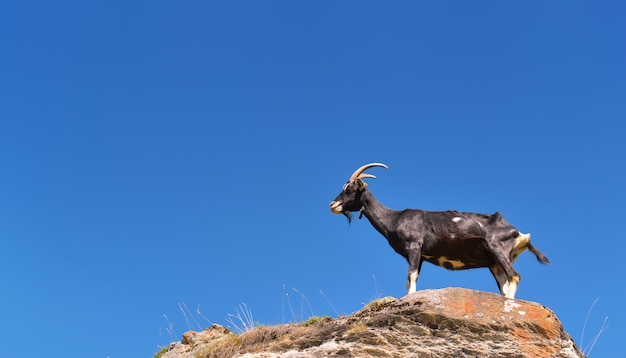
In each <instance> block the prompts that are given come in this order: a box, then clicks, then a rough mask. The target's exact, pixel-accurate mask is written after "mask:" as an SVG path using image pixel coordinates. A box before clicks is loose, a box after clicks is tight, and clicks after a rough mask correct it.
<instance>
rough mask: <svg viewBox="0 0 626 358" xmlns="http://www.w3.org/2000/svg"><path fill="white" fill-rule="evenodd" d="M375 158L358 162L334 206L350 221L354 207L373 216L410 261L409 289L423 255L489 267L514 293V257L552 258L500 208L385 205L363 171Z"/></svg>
mask: <svg viewBox="0 0 626 358" xmlns="http://www.w3.org/2000/svg"><path fill="white" fill-rule="evenodd" d="M373 166H383V167H385V168H386V166H385V165H384V164H379V163H372V164H368V165H364V166H363V167H361V168H359V169H358V170H357V171H356V172H354V174H353V175H352V177H351V178H350V180H349V181H348V183H346V185H345V186H344V189H343V190H342V192H341V193H340V194H339V195H338V196H337V197H336V198H335V200H334V201H333V202H331V204H330V206H331V211H332V212H333V213H335V214H344V215H345V216H346V217H347V218H348V222H351V220H352V216H351V213H352V212H356V211H359V212H360V215H365V217H366V218H367V219H368V220H369V221H370V223H371V224H372V226H374V228H375V229H376V230H378V232H380V233H381V234H382V235H383V236H384V237H385V238H386V239H387V241H388V242H389V245H390V246H391V247H392V248H393V249H394V250H395V251H396V252H397V253H398V254H400V255H402V256H403V257H404V258H405V259H406V260H407V261H408V263H409V275H408V276H409V277H408V280H407V290H408V293H412V292H414V291H415V282H416V280H417V277H418V275H419V271H420V269H421V267H422V263H423V262H424V261H428V262H430V263H432V264H435V265H438V266H442V267H445V268H447V269H450V270H463V269H471V268H479V267H487V268H489V269H490V271H491V273H492V274H493V276H494V278H495V279H496V282H497V283H498V287H499V288H500V292H501V293H502V294H503V295H505V296H506V297H508V298H514V296H515V292H516V289H517V283H518V282H519V279H520V275H519V274H518V273H517V272H515V270H514V269H513V262H514V261H515V259H516V258H517V256H518V255H519V254H520V253H521V252H523V251H524V250H525V249H529V250H530V251H531V252H532V253H534V254H535V256H536V257H537V260H538V261H539V262H541V263H543V264H548V263H549V260H548V258H547V257H546V256H545V255H543V254H542V253H541V252H540V251H539V250H537V249H536V248H535V247H533V246H532V245H531V244H530V235H529V234H526V235H525V234H522V233H520V232H519V231H518V230H517V229H516V228H515V227H513V226H512V225H511V224H509V223H508V222H507V221H506V220H505V219H504V218H503V217H502V215H501V214H500V213H497V212H496V213H495V214H492V215H489V214H477V213H466V212H458V211H425V210H418V209H405V210H401V211H397V210H392V209H389V208H387V207H385V206H384V205H382V204H381V203H380V202H379V201H378V200H376V198H375V197H374V195H373V194H372V193H371V192H370V191H369V189H367V187H366V186H367V184H365V182H364V181H363V178H367V177H370V178H372V177H374V176H372V175H370V174H363V172H364V171H365V170H366V169H368V168H370V167H373Z"/></svg>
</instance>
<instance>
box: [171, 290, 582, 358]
mask: <svg viewBox="0 0 626 358" xmlns="http://www.w3.org/2000/svg"><path fill="white" fill-rule="evenodd" d="M161 357H162V358H191V357H194V358H196V357H207V358H208V357H220V358H223V357H246V358H270V357H271V358H273V357H291V358H300V357H520V358H521V357H537V358H545V357H560V358H574V357H584V355H583V354H582V353H581V352H580V350H579V349H578V348H577V347H576V344H575V343H574V341H573V340H572V338H571V337H570V336H569V335H568V334H567V333H566V332H565V330H564V329H563V326H562V325H561V322H560V321H559V320H558V318H557V317H556V315H555V314H554V313H553V312H552V311H550V310H549V309H547V308H545V307H543V306H542V305H540V304H538V303H534V302H527V301H522V300H512V299H506V298H504V297H502V296H499V295H496V294H493V293H486V292H479V291H472V290H466V289H460V288H447V289H441V290H424V291H418V292H416V293H413V294H411V295H408V296H405V297H403V298H400V299H396V298H393V297H387V298H383V299H380V300H377V301H374V302H372V303H370V304H368V305H367V306H365V307H364V308H363V309H361V310H360V311H358V312H356V313H355V314H353V315H351V316H341V317H338V318H336V319H332V318H330V317H323V318H312V319H310V320H308V321H307V322H304V323H300V324H288V325H279V326H263V327H258V328H256V329H253V330H250V331H248V332H245V333H242V334H240V335H237V334H234V333H231V332H230V331H229V330H228V329H226V328H224V327H222V326H219V325H213V327H211V328H208V329H206V330H204V331H203V332H187V333H185V334H184V335H183V339H182V341H181V342H177V343H173V344H172V345H171V346H170V347H169V350H168V351H167V352H165V353H163V354H162V355H161Z"/></svg>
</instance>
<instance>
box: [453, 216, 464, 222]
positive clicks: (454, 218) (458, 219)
mask: <svg viewBox="0 0 626 358" xmlns="http://www.w3.org/2000/svg"><path fill="white" fill-rule="evenodd" d="M461 220H462V219H461V218H460V217H458V216H455V217H453V218H452V221H454V222H455V223H458V222H459V221H461Z"/></svg>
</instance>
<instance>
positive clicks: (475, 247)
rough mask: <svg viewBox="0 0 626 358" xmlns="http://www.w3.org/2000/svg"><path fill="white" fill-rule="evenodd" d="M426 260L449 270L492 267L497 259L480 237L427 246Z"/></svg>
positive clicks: (424, 255) (424, 254) (424, 256)
mask: <svg viewBox="0 0 626 358" xmlns="http://www.w3.org/2000/svg"><path fill="white" fill-rule="evenodd" d="M422 257H423V258H424V260H426V261H428V262H430V263H432V264H434V265H437V266H441V267H444V268H447V269H449V270H466V269H472V268H479V267H491V266H493V265H494V263H495V259H494V257H493V255H492V254H491V252H489V250H487V248H485V247H484V244H483V242H482V240H480V239H459V240H455V242H448V245H445V243H440V244H438V245H435V246H433V247H430V248H426V250H424V252H423V253H422Z"/></svg>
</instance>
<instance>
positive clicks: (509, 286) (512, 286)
mask: <svg viewBox="0 0 626 358" xmlns="http://www.w3.org/2000/svg"><path fill="white" fill-rule="evenodd" d="M518 283H519V276H513V277H512V278H511V279H510V280H507V281H506V282H505V283H504V285H502V293H504V297H506V298H511V299H513V298H515V293H516V292H517V284H518Z"/></svg>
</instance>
